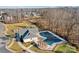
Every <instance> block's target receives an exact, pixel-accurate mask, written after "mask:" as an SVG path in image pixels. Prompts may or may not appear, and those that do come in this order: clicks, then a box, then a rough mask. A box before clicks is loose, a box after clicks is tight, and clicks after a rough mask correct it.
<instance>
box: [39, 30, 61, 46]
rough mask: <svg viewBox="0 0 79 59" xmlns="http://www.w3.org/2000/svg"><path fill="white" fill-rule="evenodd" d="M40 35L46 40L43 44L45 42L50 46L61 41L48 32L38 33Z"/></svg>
mask: <svg viewBox="0 0 79 59" xmlns="http://www.w3.org/2000/svg"><path fill="white" fill-rule="evenodd" d="M40 35H41V36H43V37H46V39H44V42H46V43H47V44H48V45H52V44H53V43H57V42H61V41H62V40H61V39H60V38H58V37H56V36H54V35H53V34H51V33H49V32H47V31H46V32H40Z"/></svg>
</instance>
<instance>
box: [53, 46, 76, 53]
mask: <svg viewBox="0 0 79 59" xmlns="http://www.w3.org/2000/svg"><path fill="white" fill-rule="evenodd" d="M54 52H56V53H76V49H75V47H72V46H70V45H69V44H62V45H60V46H58V47H56V49H55V50H54Z"/></svg>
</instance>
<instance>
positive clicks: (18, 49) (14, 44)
mask: <svg viewBox="0 0 79 59" xmlns="http://www.w3.org/2000/svg"><path fill="white" fill-rule="evenodd" d="M9 45H10V44H9ZM9 45H8V46H9ZM9 49H11V50H13V51H15V52H16V53H19V52H22V51H23V49H22V48H21V47H20V46H19V45H18V43H17V42H16V41H14V43H13V45H12V46H10V47H9Z"/></svg>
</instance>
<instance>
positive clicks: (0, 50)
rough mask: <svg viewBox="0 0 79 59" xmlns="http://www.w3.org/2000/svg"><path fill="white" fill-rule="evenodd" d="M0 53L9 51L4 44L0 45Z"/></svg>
mask: <svg viewBox="0 0 79 59" xmlns="http://www.w3.org/2000/svg"><path fill="white" fill-rule="evenodd" d="M0 53H11V52H10V51H9V50H7V49H6V48H5V46H2V47H0Z"/></svg>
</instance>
